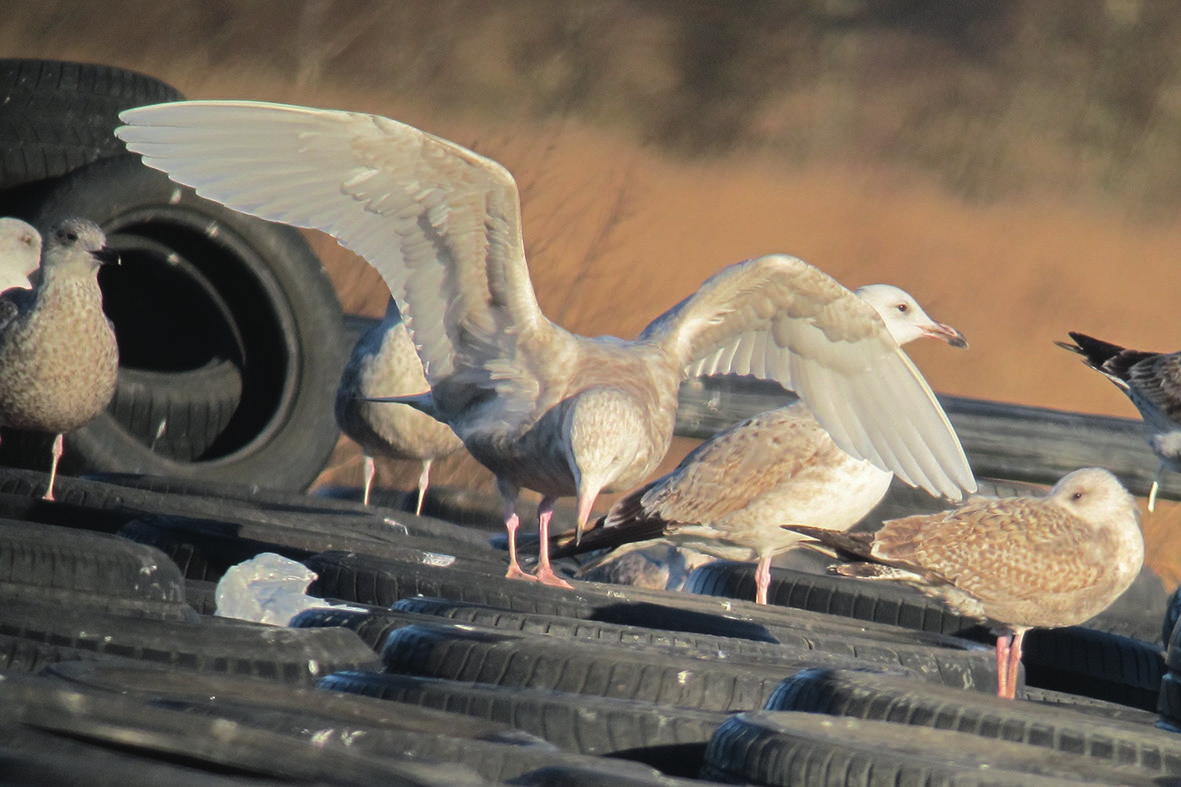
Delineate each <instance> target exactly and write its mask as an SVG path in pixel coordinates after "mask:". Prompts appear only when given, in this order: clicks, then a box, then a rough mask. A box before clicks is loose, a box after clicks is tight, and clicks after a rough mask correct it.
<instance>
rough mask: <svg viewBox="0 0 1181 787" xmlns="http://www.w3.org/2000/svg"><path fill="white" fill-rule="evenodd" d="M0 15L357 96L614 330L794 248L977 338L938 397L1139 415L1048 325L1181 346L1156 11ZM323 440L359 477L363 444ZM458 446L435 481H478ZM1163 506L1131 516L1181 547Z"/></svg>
mask: <svg viewBox="0 0 1181 787" xmlns="http://www.w3.org/2000/svg"><path fill="white" fill-rule="evenodd" d="M6 11H7V13H6V14H5V15H4V17H3V18H2V19H0V51H2V52H3V53H4V55H5V56H17V57H46V58H56V59H73V60H83V61H90V62H102V63H108V64H112V65H118V66H123V67H127V68H132V69H136V70H139V71H143V72H146V73H150V74H152V75H154V76H157V77H159V78H161V79H163V80H165V81H167V82H170V83H171V84H173V85H175V86H176V87H178V88H179V89H181V90H182V91H183V92H184V93H185V94H186V95H187V96H189V97H192V98H212V97H219V98H256V99H267V100H276V101H289V102H296V103H304V104H311V105H317V106H328V107H337V108H348V109H353V110H361V111H369V112H375V113H379V114H384V115H388V116H391V117H395V118H398V119H399V120H402V121H405V122H408V123H412V124H414V125H417V126H419V127H422V128H424V129H426V130H428V131H431V132H433V133H436V134H439V135H440V136H444V137H447V138H449V139H453V140H455V141H457V142H459V143H461V144H464V145H468V146H470V147H472V148H474V149H476V150H479V151H480V152H482V153H484V154H486V155H490V156H492V157H494V158H496V159H498V160H499V161H501V162H502V163H504V164H505V165H506V166H508V167H509V169H510V170H512V171H513V172H514V174H515V175H516V176H517V178H518V180H519V182H520V184H521V190H522V198H523V203H524V212H525V232H526V239H527V242H528V248H529V253H530V260H531V262H530V265H531V270H532V272H533V276H534V280H535V284H536V287H537V290H538V297H539V300H540V301H541V303H542V307H543V308H544V309H545V310H546V311H547V313H548V314H549V315H550V316H551V317H552V318H553V319H555V320H556V321H558V322H560V323H561V324H563V325H565V326H566V327H568V328H570V329H572V330H575V331H579V332H582V333H588V334H596V333H614V334H618V335H621V336H625V337H627V336H633V335H635V334H636V333H637V332H638V331H639V330H640V329H641V328H642V327H643V325H644V324H646V323H647V321H648V320H649V319H651V318H652V317H653V316H655V315H656V314H657V313H659V312H660V311H662V310H663V309H665V308H667V307H669V306H671V305H672V304H673V303H675V302H676V301H678V300H679V299H680V298H682V297H684V295H686V294H687V293H688V292H691V291H692V290H693V289H695V288H696V287H697V286H698V284H699V283H700V282H701V280H702V279H704V278H705V277H706V276H708V275H709V274H710V273H712V272H714V271H716V270H717V269H718V268H720V267H721V266H723V265H725V264H727V263H730V262H734V261H737V260H739V259H744V258H746V257H750V256H755V255H758V254H762V253H765V252H769V251H786V252H789V253H793V254H797V255H799V256H801V257H803V258H805V259H807V260H809V261H811V262H813V263H815V264H817V265H818V266H820V267H821V268H823V269H825V270H827V271H829V272H830V273H832V274H833V275H834V276H836V277H837V278H838V279H840V280H841V281H843V282H844V283H846V284H848V285H850V286H856V285H860V284H863V283H867V282H871V281H889V282H893V283H896V284H899V285H901V286H903V287H905V288H907V289H909V290H910V291H912V292H913V293H914V294H915V295H916V296H917V297H918V298H919V299H920V300H921V301H922V302H923V303H924V304H925V305H926V306H927V307H928V310H929V311H930V312H931V314H932V315H933V316H935V317H936V318H937V319H941V320H944V321H946V322H949V323H952V324H954V325H956V326H957V327H959V328H960V329H962V330H963V331H964V332H965V333H966V334H967V335H968V337H969V338H970V340H971V341H972V349H971V350H970V351H968V352H965V353H959V352H955V351H952V350H948V349H947V348H946V347H918V348H915V349H914V351H913V353H912V355H913V356H914V357H915V359H916V361H917V363H918V364H919V365H920V366H921V367H922V369H923V370H924V372H925V374H926V375H927V377H928V379H929V380H930V381H931V382H932V385H933V386H934V387H935V388H936V389H937V390H940V391H944V392H947V393H954V394H960V395H965V396H976V397H982V398H991V399H999V400H1006V401H1015V402H1022V403H1029V404H1038V405H1043V406H1048V407H1057V408H1062V409H1072V410H1084V411H1091V412H1102V413H1110V414H1115V415H1123V416H1128V417H1131V416H1134V414H1135V412H1134V410H1133V409H1132V407H1131V405H1130V404H1129V403H1128V402H1127V401H1126V400H1125V399H1124V397H1123V396H1122V395H1121V394H1119V393H1118V392H1117V391H1116V390H1115V389H1114V387H1113V386H1111V385H1109V384H1108V383H1106V382H1105V381H1104V380H1102V379H1101V378H1100V377H1099V376H1098V375H1096V374H1094V373H1093V372H1089V371H1087V370H1086V369H1084V368H1083V367H1082V366H1081V365H1079V363H1078V361H1077V359H1075V358H1074V357H1073V356H1070V355H1069V354H1067V353H1065V352H1063V351H1061V350H1059V349H1057V348H1055V347H1054V346H1053V344H1052V341H1053V340H1054V339H1057V338H1062V337H1063V336H1064V334H1065V332H1066V331H1067V330H1070V329H1074V330H1082V331H1086V332H1090V333H1093V334H1095V335H1097V336H1100V337H1103V338H1106V339H1109V340H1111V341H1115V342H1119V343H1124V344H1129V345H1135V346H1139V347H1143V348H1146V349H1161V350H1171V349H1177V348H1179V347H1181V335H1179V333H1181V332H1179V331H1178V330H1177V322H1178V310H1177V307H1176V303H1177V287H1178V283H1179V282H1181V275H1179V274H1178V273H1177V272H1176V269H1177V266H1176V264H1175V258H1176V254H1177V249H1178V247H1179V245H1181V222H1179V221H1178V208H1179V207H1181V144H1178V141H1179V140H1181V72H1179V65H1181V60H1179V58H1181V15H1179V14H1177V13H1176V5H1175V4H1174V3H1173V2H1171V0H1073V2H1069V3H1066V2H1055V3H1049V2H1043V1H1042V0H993V1H992V2H988V3H981V2H976V1H975V0H797V1H795V2H771V1H770V0H745V2H743V3H738V4H734V3H719V2H692V1H687V0H676V1H674V0H643V1H642V0H632V1H626V0H600V1H592V0H587V1H586V2H573V1H572V0H563V1H557V2H555V1H553V0H501V2H497V3H480V2H465V1H464V0H402V1H401V2H397V3H379V2H358V1H350V2H346V1H345V0H303V1H302V2H293V1H290V0H289V1H288V2H280V1H279V0H275V1H274V2H263V1H261V0H174V1H173V2H168V3H159V2H154V1H153V2H148V1H147V0H112V2H107V3H77V2H66V1H65V0H56V1H55V0H40V1H39V2H27V1H26V0H9V2H8V3H7V4H6ZM313 241H314V243H315V245H316V248H317V251H319V252H320V253H321V256H322V257H323V258H324V260H325V261H326V264H327V265H328V266H329V268H330V270H331V271H332V273H333V276H334V281H335V282H336V283H337V286H338V288H339V290H340V293H341V296H342V300H343V301H344V303H345V306H346V308H349V309H351V310H354V311H363V312H366V313H370V314H379V313H380V312H381V310H382V308H383V305H384V298H383V296H382V295H381V287H380V284H379V280H378V279H377V278H376V276H375V275H374V274H373V273H372V271H371V270H369V269H368V268H367V267H366V266H365V265H364V264H363V263H360V262H358V261H356V260H355V259H352V258H350V257H349V255H348V254H347V253H345V252H343V251H342V250H340V249H339V248H338V247H337V246H336V245H335V244H334V243H333V242H332V241H331V240H329V239H324V238H314V239H313ZM339 453H340V462H341V463H342V464H343V465H347V467H348V468H349V473H351V474H355V473H356V469H355V468H356V466H357V465H358V464H359V463H358V462H356V461H355V452H353V453H350V452H348V451H342V452H339ZM677 458H679V452H674V454H673V456H672V457H671V459H670V461H671V460H675V459H677ZM453 464H454V463H452V464H449V465H448V466H446V467H444V469H443V472H442V473H441V477H442V478H444V479H446V478H448V477H452V478H459V477H463V476H464V474H465V473H466V474H467V477H468V478H477V477H479V472H478V471H474V470H471V469H470V467H467V466H466V465H462V466H452V465H453ZM334 477H335V476H334ZM385 479H386V480H387V481H389V482H392V483H396V484H399V485H402V486H403V487H408V486H410V485H411V484H412V479H413V473H412V470H411V469H409V468H394V472H388V471H387V473H386V475H385ZM1178 516H1181V515H1176V514H1174V513H1171V512H1166V513H1164V514H1163V515H1162V514H1160V513H1158V514H1157V515H1156V516H1155V517H1154V518H1152V522H1151V525H1150V529H1151V530H1152V531H1153V532H1154V533H1155V535H1154V536H1153V537H1154V538H1156V539H1157V541H1158V543H1161V544H1162V546H1163V547H1164V548H1166V549H1168V551H1169V552H1170V553H1173V554H1175V553H1176V551H1177V550H1176V549H1169V548H1168V544H1167V543H1166V542H1167V541H1168V540H1169V536H1168V532H1169V531H1171V530H1175V529H1176V528H1173V527H1170V525H1171V524H1173V522H1174V520H1175V519H1176V518H1177V517H1178Z"/></svg>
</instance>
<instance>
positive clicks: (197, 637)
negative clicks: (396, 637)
mask: <svg viewBox="0 0 1181 787" xmlns="http://www.w3.org/2000/svg"><path fill="white" fill-rule="evenodd" d="M0 634H2V635H4V636H8V637H15V638H19V639H22V640H26V641H27V642H30V643H35V644H38V645H44V646H49V647H51V648H66V649H69V650H72V651H75V652H76V653H78V654H83V655H85V656H89V657H102V658H109V657H119V658H128V659H137V660H141V661H148V662H154V663H159V664H170V665H174V666H177V667H183V668H185V669H190V670H194V671H197V672H224V673H228V674H231V675H244V676H250V677H257V678H266V679H269V680H275V681H281V682H284V683H292V684H304V685H309V684H311V683H313V682H314V681H315V680H317V679H318V678H320V677H322V676H323V675H324V674H326V673H330V672H332V671H334V670H340V669H370V668H373V667H376V666H377V659H376V657H375V656H374V655H373V652H372V651H371V650H369V648H367V647H366V646H365V643H363V642H361V641H360V640H359V639H358V638H357V636H356V635H355V634H353V633H352V632H351V631H345V630H344V629H321V630H295V629H287V628H281V627H276V626H265V625H263V624H260V623H247V622H245V621H237V620H229V619H225V618H206V619H203V620H201V621H200V622H187V621H174V620H144V619H135V618H129V617H125V616H123V615H118V614H111V613H107V612H103V611H100V610H95V609H86V608H69V607H62V606H61V605H54V604H45V603H39V602H29V601H22V603H20V604H19V605H9V606H0ZM54 660H55V661H61V660H63V658H55V659H54ZM65 660H69V659H68V657H67V658H65Z"/></svg>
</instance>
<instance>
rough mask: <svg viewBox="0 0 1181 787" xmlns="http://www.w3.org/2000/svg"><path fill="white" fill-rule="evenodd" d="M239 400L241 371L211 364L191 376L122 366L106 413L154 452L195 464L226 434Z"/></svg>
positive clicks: (224, 363) (233, 366) (227, 364)
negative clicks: (108, 412)
mask: <svg viewBox="0 0 1181 787" xmlns="http://www.w3.org/2000/svg"><path fill="white" fill-rule="evenodd" d="M241 401H242V371H241V369H239V368H238V366H237V365H236V364H234V363H231V362H230V361H225V360H222V361H213V362H211V363H209V364H208V365H207V366H204V367H202V368H200V369H194V370H192V371H189V372H156V371H146V370H143V369H133V368H131V367H129V366H124V367H123V368H121V369H120V370H119V381H118V384H117V385H116V386H115V396H114V398H113V399H111V405H110V408H109V411H110V413H111V415H112V416H114V418H115V420H116V421H118V422H119V423H120V424H122V425H123V426H124V428H126V429H127V432H128V434H130V435H132V436H133V437H135V438H136V439H137V440H139V441H140V442H141V443H143V444H144V445H146V446H148V447H149V448H151V450H152V451H153V453H156V454H158V455H160V456H163V457H167V458H169V459H174V460H176V461H179V462H194V461H199V460H200V457H202V456H204V455H205V452H206V451H208V450H209V449H210V447H211V446H213V445H214V444H215V443H216V442H217V439H218V438H219V437H220V436H221V435H222V433H224V432H225V430H226V428H227V427H228V426H229V424H230V421H231V420H232V419H233V417H234V412H235V411H236V410H237V409H238V404H239V403H240V402H241Z"/></svg>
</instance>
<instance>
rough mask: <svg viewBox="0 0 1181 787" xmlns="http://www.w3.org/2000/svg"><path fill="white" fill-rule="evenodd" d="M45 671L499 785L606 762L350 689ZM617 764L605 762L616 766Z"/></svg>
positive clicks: (81, 666)
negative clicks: (444, 767)
mask: <svg viewBox="0 0 1181 787" xmlns="http://www.w3.org/2000/svg"><path fill="white" fill-rule="evenodd" d="M45 676H46V677H52V678H58V679H61V680H64V681H68V682H69V683H70V684H71V685H72V686H74V687H80V689H81V690H82V691H88V690H92V689H100V690H104V691H111V692H115V693H118V694H124V695H131V696H135V697H139V698H143V699H145V700H147V701H150V702H153V703H155V704H166V705H167V707H168V708H169V709H171V710H177V711H183V712H185V713H189V714H194V715H200V716H207V717H216V718H221V719H228V720H230V721H233V722H235V723H237V724H241V725H243V726H246V727H250V728H252V729H257V730H263V731H267V732H272V733H276V734H279V735H283V736H285V737H290V738H292V739H294V740H295V741H298V742H300V743H307V742H310V741H313V740H314V741H315V743H316V744H317V745H320V746H346V747H349V748H352V749H356V750H358V751H362V752H367V753H370V754H376V755H382V756H392V757H397V758H404V757H412V758H416V759H421V760H431V761H435V762H451V763H458V764H460V765H463V766H466V767H468V768H471V769H472V770H473V771H475V772H476V773H478V774H480V775H481V776H482V777H484V778H486V779H489V780H490V781H495V782H501V781H504V780H507V779H511V778H514V777H516V776H519V775H521V774H523V773H525V772H527V771H529V770H532V769H535V768H540V767H562V766H566V767H570V766H573V765H575V764H577V765H579V766H581V767H590V766H591V765H593V764H595V763H596V762H598V761H596V760H591V759H590V758H587V757H579V756H577V755H571V754H568V753H565V752H561V751H559V750H558V748H557V747H556V746H554V745H553V744H550V743H547V742H546V741H544V740H542V739H541V738H539V737H537V736H535V735H530V734H529V733H526V732H522V731H520V730H518V729H516V728H514V727H511V726H509V725H507V724H502V723H495V722H489V721H484V720H481V719H477V718H474V717H470V716H462V715H459V714H456V713H447V712H444V711H441V710H435V709H433V708H427V707H421V706H419V705H412V704H408V703H393V702H390V701H386V700H380V699H374V698H371V697H365V696H361V695H357V694H351V693H343V692H329V691H324V690H318V689H304V688H299V687H292V686H285V685H279V684H274V683H270V682H267V681H258V680H252V679H249V678H234V677H231V676H227V675H220V674H208V673H206V674H193V673H188V672H184V671H182V670H175V669H169V668H164V667H159V666H156V665H145V664H140V663H134V662H120V663H115V662H69V663H60V664H56V665H53V666H51V667H50V668H49V669H47V670H46V672H45ZM718 723H720V720H719V722H718ZM702 748H704V747H702ZM611 762H614V761H608V763H607V764H605V765H603V768H604V769H607V768H610V767H611V766H610V763H611ZM615 770H616V772H617V773H618V774H619V775H620V776H626V777H630V778H633V779H638V778H651V777H652V776H653V773H652V772H651V771H649V770H648V769H646V768H643V767H641V766H638V765H625V764H623V763H619V767H618V768H616V769H615Z"/></svg>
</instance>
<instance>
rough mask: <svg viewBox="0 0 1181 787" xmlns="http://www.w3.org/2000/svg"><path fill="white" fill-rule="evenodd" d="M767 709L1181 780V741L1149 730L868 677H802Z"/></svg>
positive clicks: (817, 673) (788, 683) (822, 673)
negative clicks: (931, 730) (1054, 754)
mask: <svg viewBox="0 0 1181 787" xmlns="http://www.w3.org/2000/svg"><path fill="white" fill-rule="evenodd" d="M766 708H767V709H768V710H792V711H806V712H808V713H823V714H828V715H832V716H848V717H854V718H858V719H867V720H876V721H888V722H890V723H892V724H898V725H906V726H911V727H938V728H940V729H948V730H955V731H958V732H962V733H966V734H971V735H976V736H980V737H984V738H989V739H993V740H1007V741H1013V742H1016V743H1022V744H1026V745H1028V746H1031V747H1038V748H1041V749H1043V750H1045V749H1049V750H1053V751H1059V752H1063V753H1067V754H1073V755H1077V756H1081V757H1086V758H1088V759H1090V760H1092V761H1093V762H1094V763H1095V764H1096V765H1098V766H1100V767H1103V766H1109V765H1131V766H1135V767H1136V768H1139V769H1142V770H1148V771H1154V772H1155V773H1154V775H1155V776H1157V777H1162V776H1166V777H1174V778H1176V777H1181V738H1178V737H1177V736H1175V735H1172V734H1170V733H1167V732H1162V731H1160V730H1156V729H1154V728H1153V727H1152V726H1151V725H1149V724H1142V723H1135V722H1130V721H1125V720H1117V719H1111V718H1102V717H1101V715H1100V714H1097V713H1086V712H1080V711H1078V710H1075V709H1072V708H1066V707H1062V706H1060V705H1051V706H1046V705H1039V704H1038V703H1034V702H1022V701H1010V700H1002V699H999V698H997V697H987V696H983V695H980V694H975V693H971V692H960V691H955V690H953V689H948V688H943V687H940V686H928V685H925V684H916V683H914V682H913V681H905V680H899V679H897V678H895V677H893V676H887V675H881V674H874V673H872V672H867V671H849V670H839V671H832V670H822V669H818V670H807V671H804V672H799V673H796V674H795V675H793V676H792V677H790V678H787V679H785V680H784V681H783V683H782V684H780V686H779V687H778V688H777V689H776V691H775V692H774V694H772V696H771V698H770V700H768V702H767V706H766Z"/></svg>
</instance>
